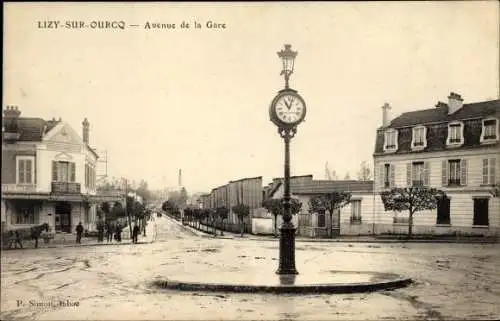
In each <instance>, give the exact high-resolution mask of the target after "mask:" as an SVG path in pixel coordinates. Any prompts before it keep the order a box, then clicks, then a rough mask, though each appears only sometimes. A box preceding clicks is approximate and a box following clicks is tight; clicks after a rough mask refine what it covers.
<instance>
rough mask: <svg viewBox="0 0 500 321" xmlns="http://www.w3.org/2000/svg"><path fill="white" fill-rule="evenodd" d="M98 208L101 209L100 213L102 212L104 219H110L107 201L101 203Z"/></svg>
mask: <svg viewBox="0 0 500 321" xmlns="http://www.w3.org/2000/svg"><path fill="white" fill-rule="evenodd" d="M100 210H101V212H102V213H104V217H105V219H106V220H108V219H111V218H110V217H109V213H110V212H111V208H110V206H109V203H108V202H103V203H101V206H100Z"/></svg>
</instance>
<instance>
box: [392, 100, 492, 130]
mask: <svg viewBox="0 0 500 321" xmlns="http://www.w3.org/2000/svg"><path fill="white" fill-rule="evenodd" d="M499 112H500V99H497V100H488V101H482V102H477V103H471V104H464V105H463V106H462V108H460V109H459V110H457V111H456V112H454V113H453V114H450V115H448V105H447V104H445V103H439V104H438V107H434V108H432V109H424V110H416V111H410V112H406V113H403V114H401V115H400V116H398V117H396V118H395V119H393V120H392V121H391V123H390V125H389V126H388V127H389V128H401V127H408V126H416V125H425V124H431V123H448V122H451V121H455V120H466V119H472V118H484V117H488V116H491V115H495V114H498V113H499Z"/></svg>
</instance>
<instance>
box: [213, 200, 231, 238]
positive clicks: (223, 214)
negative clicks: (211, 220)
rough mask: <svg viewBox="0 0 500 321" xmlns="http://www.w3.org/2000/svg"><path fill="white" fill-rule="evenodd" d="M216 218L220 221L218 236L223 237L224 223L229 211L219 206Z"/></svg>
mask: <svg viewBox="0 0 500 321" xmlns="http://www.w3.org/2000/svg"><path fill="white" fill-rule="evenodd" d="M216 211H217V216H218V217H219V218H220V219H221V222H222V224H221V229H220V235H221V236H223V235H224V221H225V220H226V219H227V218H228V217H229V209H228V208H227V207H225V206H221V207H218V208H217V210H216Z"/></svg>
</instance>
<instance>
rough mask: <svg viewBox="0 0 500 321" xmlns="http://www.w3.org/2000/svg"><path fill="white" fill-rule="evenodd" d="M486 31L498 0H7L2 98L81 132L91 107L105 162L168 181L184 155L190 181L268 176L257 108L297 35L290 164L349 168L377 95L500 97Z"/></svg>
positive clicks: (396, 104)
mask: <svg viewBox="0 0 500 321" xmlns="http://www.w3.org/2000/svg"><path fill="white" fill-rule="evenodd" d="M47 21H59V22H60V24H65V22H67V21H68V22H70V21H83V22H84V23H85V26H86V27H85V28H71V29H67V28H61V27H59V28H56V29H54V28H44V27H49V26H51V27H53V25H52V24H49V23H47ZM93 21H117V22H123V23H124V24H125V25H126V26H125V28H124V29H112V28H108V29H98V28H92V27H91V26H92V22H93ZM183 21H184V22H186V23H189V27H190V28H180V27H181V24H182V22H183ZM208 21H212V22H214V23H217V24H225V28H224V29H222V28H216V29H214V28H207V22H208ZM148 22H149V23H150V24H152V23H164V24H170V25H172V24H175V29H147V28H146V27H147V26H146V24H147V23H148ZM195 22H198V23H200V24H201V26H202V28H195V26H194V23H195ZM130 25H138V26H136V27H134V26H130ZM498 39H499V4H498V3H497V2H496V1H487V2H481V1H474V2H468V1H462V2H452V1H444V2H432V1H431V2H372V3H370V2H345V3H343V2H332V3H326V2H312V3H305V2H289V3H284V2H273V3H256V2H248V3H243V2H242V3H200V2H193V3H175V2H174V3H138V2H137V3H131V2H128V3H122V4H115V3H7V4H4V46H3V50H4V69H3V80H4V81H3V86H4V87H3V92H4V95H3V106H6V105H17V106H19V109H20V110H21V112H22V114H21V115H22V116H25V117H42V118H45V119H52V118H53V117H55V118H59V117H60V118H62V120H63V121H66V122H67V123H68V124H70V125H71V126H72V127H73V128H75V129H76V130H77V131H78V132H81V122H82V121H83V119H84V118H85V117H87V118H88V120H89V122H90V144H91V146H92V147H95V148H97V149H98V150H100V151H104V150H106V151H107V155H108V164H107V165H108V166H107V168H108V173H107V174H108V176H109V177H113V176H115V177H120V176H124V177H127V178H129V179H131V180H140V179H145V180H146V181H148V183H149V186H150V188H163V187H171V188H176V187H177V186H178V171H179V169H182V184H183V185H184V186H185V187H186V189H187V190H188V192H209V191H210V190H211V189H212V188H214V187H218V186H220V185H223V184H226V183H227V182H228V181H230V180H237V179H240V178H244V177H256V176H262V177H263V181H264V182H263V184H267V183H269V182H270V180H271V179H272V178H273V177H282V176H283V159H284V145H283V140H282V139H281V138H280V137H279V134H278V132H277V129H276V126H275V125H274V124H272V123H271V122H270V120H269V112H268V110H269V104H270V102H271V100H272V99H273V97H274V96H275V95H276V93H277V92H278V91H279V90H280V89H282V88H283V86H284V81H283V78H282V76H280V71H281V61H280V59H279V57H278V55H277V51H279V50H281V49H282V48H283V45H284V44H285V43H289V44H291V45H292V49H293V50H297V51H298V55H297V58H296V61H295V71H294V73H293V75H292V76H291V79H290V86H291V87H292V88H294V89H296V90H298V92H299V94H301V95H302V97H303V98H304V100H305V102H306V104H307V115H306V119H305V122H303V123H301V124H300V125H299V126H298V131H297V135H296V136H295V137H294V138H293V140H292V142H291V175H308V174H312V175H313V176H314V178H315V179H324V178H325V163H326V162H328V166H329V168H330V170H335V171H336V173H337V175H338V176H340V178H343V177H344V175H345V174H346V173H349V174H350V176H351V177H355V176H356V172H357V171H358V170H359V166H360V163H361V162H362V161H368V162H370V163H371V162H372V153H373V150H374V144H375V132H376V129H377V128H378V127H379V126H380V125H381V122H382V109H381V106H382V105H383V104H384V103H385V102H388V103H389V104H390V105H391V106H392V110H391V113H392V117H395V116H397V115H398V114H400V113H403V112H406V111H411V110H417V109H427V108H433V107H434V105H435V104H436V103H437V101H444V102H446V101H447V96H448V94H449V93H450V92H451V91H453V92H457V93H459V94H461V95H462V97H463V98H464V103H468V102H478V101H484V100H490V99H499V98H500V93H499V43H498Z"/></svg>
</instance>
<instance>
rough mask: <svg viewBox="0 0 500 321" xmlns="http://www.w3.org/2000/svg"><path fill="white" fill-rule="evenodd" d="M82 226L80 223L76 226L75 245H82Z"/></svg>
mask: <svg viewBox="0 0 500 321" xmlns="http://www.w3.org/2000/svg"><path fill="white" fill-rule="evenodd" d="M82 234H83V226H82V222H79V223H78V225H77V226H76V243H78V244H80V243H82Z"/></svg>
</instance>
